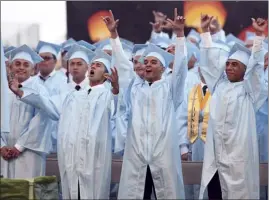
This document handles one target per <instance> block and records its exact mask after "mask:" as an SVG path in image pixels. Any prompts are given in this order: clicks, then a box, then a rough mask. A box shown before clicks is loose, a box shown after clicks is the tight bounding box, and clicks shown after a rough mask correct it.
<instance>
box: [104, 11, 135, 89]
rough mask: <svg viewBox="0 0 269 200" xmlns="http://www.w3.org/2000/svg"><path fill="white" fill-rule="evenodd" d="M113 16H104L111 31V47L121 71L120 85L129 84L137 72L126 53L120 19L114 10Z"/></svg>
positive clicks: (117, 66) (116, 65)
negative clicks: (116, 17) (120, 36)
mask: <svg viewBox="0 0 269 200" xmlns="http://www.w3.org/2000/svg"><path fill="white" fill-rule="evenodd" d="M109 12H110V15H111V16H106V17H103V20H104V22H105V24H106V26H107V29H108V30H109V31H110V35H111V39H110V43H111V47H112V56H113V57H114V59H115V63H114V65H115V67H116V68H117V70H118V73H119V82H120V85H122V84H124V85H125V84H128V83H129V82H130V80H131V79H132V78H133V77H134V76H135V72H134V70H133V63H132V62H131V61H130V60H129V59H128V57H127V56H126V54H125V53H124V50H123V47H122V44H121V42H120V39H119V35H118V31H117V27H118V24H119V19H117V20H115V19H114V15H113V13H112V11H111V10H110V11H109Z"/></svg>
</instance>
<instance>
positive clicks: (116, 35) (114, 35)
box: [110, 30, 118, 39]
mask: <svg viewBox="0 0 269 200" xmlns="http://www.w3.org/2000/svg"><path fill="white" fill-rule="evenodd" d="M110 35H111V38H113V39H116V38H117V37H118V31H117V30H115V31H111V32H110Z"/></svg>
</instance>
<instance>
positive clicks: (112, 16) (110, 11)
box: [109, 10, 114, 21]
mask: <svg viewBox="0 0 269 200" xmlns="http://www.w3.org/2000/svg"><path fill="white" fill-rule="evenodd" d="M109 13H110V15H111V18H112V19H113V21H114V15H113V13H112V10H109Z"/></svg>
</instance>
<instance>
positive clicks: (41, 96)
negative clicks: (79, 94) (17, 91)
mask: <svg viewBox="0 0 269 200" xmlns="http://www.w3.org/2000/svg"><path fill="white" fill-rule="evenodd" d="M22 90H23V96H22V97H21V98H20V100H21V101H22V102H24V103H27V104H30V105H32V106H34V107H35V108H38V109H41V110H43V111H44V112H46V113H47V115H48V117H50V118H51V119H52V120H56V121H57V120H59V118H60V112H61V108H60V107H61V104H62V102H63V99H64V98H65V94H61V95H54V96H51V97H49V96H48V94H47V92H46V89H45V88H44V87H43V86H42V85H38V86H37V87H36V88H34V89H32V88H27V87H23V88H22Z"/></svg>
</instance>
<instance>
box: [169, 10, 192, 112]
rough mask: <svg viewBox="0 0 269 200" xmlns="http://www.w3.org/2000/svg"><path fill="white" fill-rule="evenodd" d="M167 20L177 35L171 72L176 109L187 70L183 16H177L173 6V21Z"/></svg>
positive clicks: (181, 94) (182, 93)
mask: <svg viewBox="0 0 269 200" xmlns="http://www.w3.org/2000/svg"><path fill="white" fill-rule="evenodd" d="M167 21H168V22H169V23H171V24H172V27H173V31H174V32H175V33H176V35H177V38H176V47H175V58H174V64H173V73H172V79H171V81H172V83H171V85H172V88H171V89H172V97H173V102H174V106H175V109H177V108H178V107H179V105H180V104H181V103H182V101H183V99H184V97H183V96H184V86H185V79H186V77H187V71H188V66H187V48H186V44H185V37H184V26H185V25H184V24H185V18H184V17H182V16H178V13H177V8H175V10H174V21H172V20H171V19H167Z"/></svg>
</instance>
